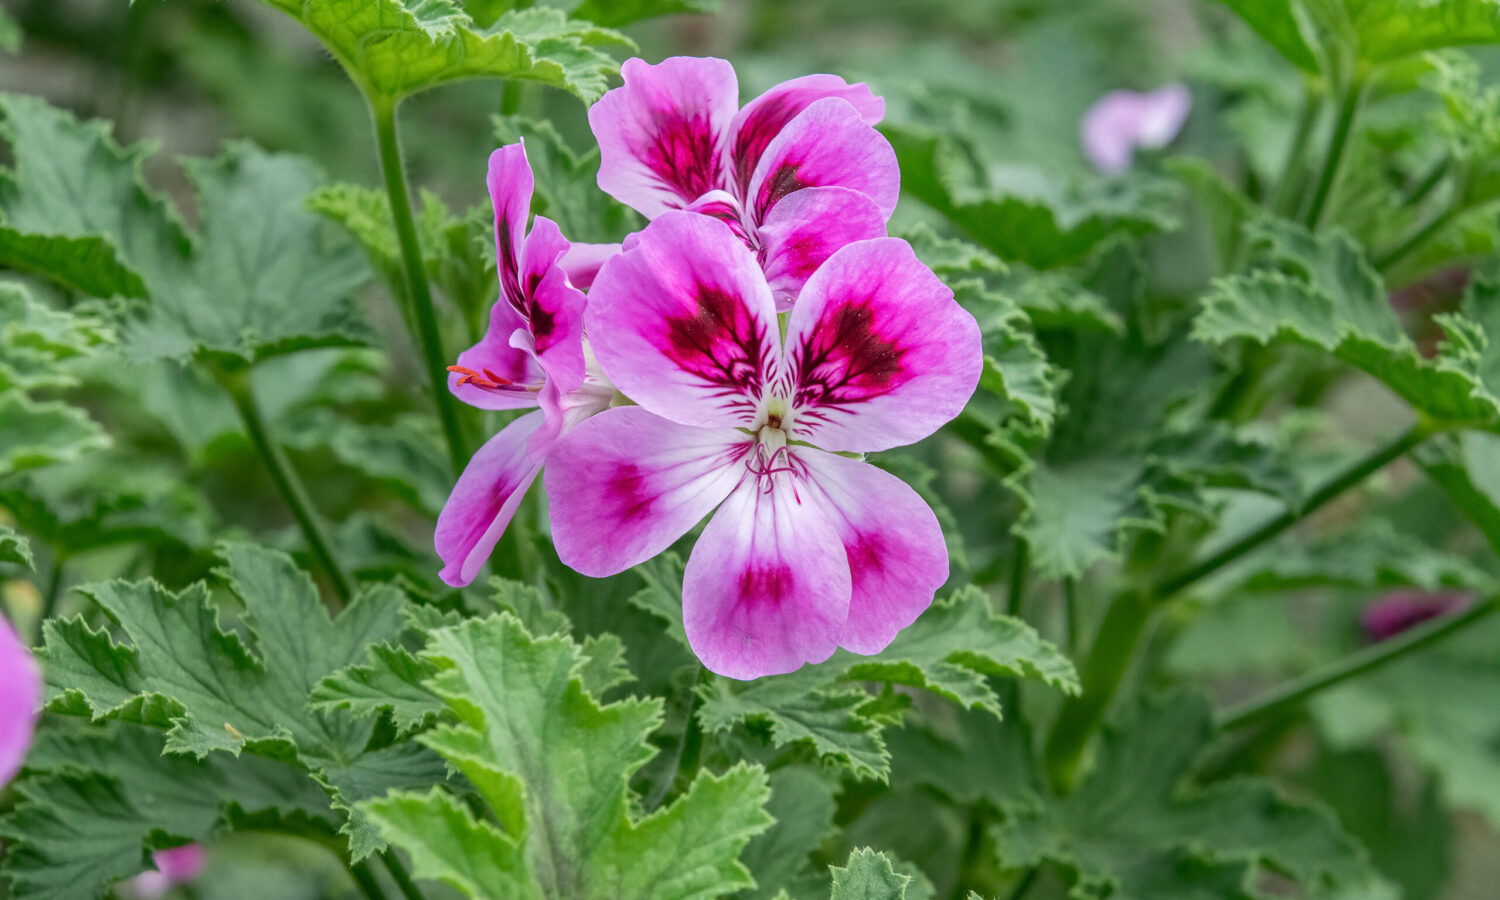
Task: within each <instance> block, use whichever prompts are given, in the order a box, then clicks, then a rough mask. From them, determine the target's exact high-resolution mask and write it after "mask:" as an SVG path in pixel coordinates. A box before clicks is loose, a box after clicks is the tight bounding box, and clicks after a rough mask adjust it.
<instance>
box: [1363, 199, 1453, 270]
mask: <svg viewBox="0 0 1500 900" xmlns="http://www.w3.org/2000/svg"><path fill="white" fill-rule="evenodd" d="M1463 212H1464V210H1462V209H1460V208H1458V207H1454V208H1453V209H1449V210H1446V211H1444V212H1443V213H1441V214H1440V215H1437V216H1434V217H1433V218H1432V219H1431V221H1429V222H1428V223H1427V224H1425V225H1423V226H1422V227H1420V228H1418V229H1417V230H1416V231H1414V232H1412V233H1411V234H1410V235H1408V236H1407V238H1406V240H1404V241H1402V242H1401V243H1400V244H1397V245H1396V246H1395V247H1392V248H1391V249H1390V250H1388V251H1386V252H1385V253H1383V254H1381V255H1380V256H1377V257H1376V258H1375V268H1376V269H1379V270H1380V271H1382V272H1388V271H1390V270H1391V269H1393V268H1395V267H1396V265H1397V264H1399V263H1401V262H1404V261H1405V260H1406V258H1407V257H1409V256H1411V255H1412V254H1413V253H1416V252H1417V251H1418V250H1420V249H1422V248H1423V247H1424V246H1426V245H1427V242H1428V241H1431V240H1432V239H1433V238H1435V237H1437V236H1438V235H1439V234H1441V233H1442V231H1443V229H1445V228H1447V227H1448V226H1449V225H1452V224H1453V220H1454V219H1457V218H1458V217H1459V216H1460V215H1462V214H1463Z"/></svg>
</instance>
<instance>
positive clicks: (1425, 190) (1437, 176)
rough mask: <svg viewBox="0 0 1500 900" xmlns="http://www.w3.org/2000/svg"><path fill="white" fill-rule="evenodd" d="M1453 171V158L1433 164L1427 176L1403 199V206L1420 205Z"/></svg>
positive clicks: (1449, 157)
mask: <svg viewBox="0 0 1500 900" xmlns="http://www.w3.org/2000/svg"><path fill="white" fill-rule="evenodd" d="M1452 169H1453V157H1452V156H1444V157H1443V158H1442V159H1440V160H1438V161H1437V162H1436V163H1434V164H1433V166H1432V168H1431V169H1428V170H1427V174H1426V175H1424V176H1422V180H1421V181H1418V182H1417V183H1416V184H1415V185H1414V186H1413V187H1412V189H1411V190H1409V191H1407V192H1406V196H1405V197H1403V198H1402V199H1401V203H1402V205H1404V206H1416V205H1417V204H1418V203H1421V202H1422V201H1423V200H1426V199H1427V195H1428V194H1430V193H1432V192H1433V191H1434V190H1436V189H1437V186H1438V185H1440V184H1442V183H1443V179H1444V178H1447V177H1448V173H1449V172H1450V171H1452Z"/></svg>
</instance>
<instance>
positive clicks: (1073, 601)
mask: <svg viewBox="0 0 1500 900" xmlns="http://www.w3.org/2000/svg"><path fill="white" fill-rule="evenodd" d="M1063 614H1064V616H1066V618H1067V624H1068V655H1069V656H1071V657H1073V658H1075V659H1076V658H1077V657H1078V648H1080V647H1082V646H1083V633H1082V631H1081V630H1080V625H1079V623H1078V579H1077V578H1064V579H1063Z"/></svg>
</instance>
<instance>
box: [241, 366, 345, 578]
mask: <svg viewBox="0 0 1500 900" xmlns="http://www.w3.org/2000/svg"><path fill="white" fill-rule="evenodd" d="M215 374H216V375H217V376H218V378H219V383H220V384H222V385H223V386H224V390H225V391H227V392H228V394H229V397H230V399H231V400H233V401H234V408H235V409H237V410H239V414H240V420H241V421H242V422H244V425H245V433H246V434H248V435H249V436H250V443H251V444H253V445H254V446H255V450H256V452H257V453H259V454H260V458H261V460H262V461H263V462H264V463H265V464H266V471H267V472H269V473H270V475H271V481H272V482H274V483H275V484H276V490H277V491H279V492H280V493H281V497H282V499H283V500H285V501H286V505H287V507H288V508H289V509H290V510H291V511H292V516H293V517H294V518H295V519H296V520H297V525H298V526H300V527H301V529H302V537H303V538H304V539H305V540H306V541H307V548H308V549H309V550H311V551H312V554H313V556H314V557H315V558H316V559H317V560H318V564H319V565H320V566H322V568H323V570H324V571H325V572H327V573H328V580H329V581H330V582H331V583H332V584H333V590H334V592H335V593H336V594H338V597H339V600H341V601H343V602H344V603H348V602H349V598H350V597H351V596H352V595H353V582H351V581H350V580H349V576H348V575H346V574H344V570H343V569H342V568H340V567H339V564H338V560H336V559H335V558H334V555H333V550H332V549H331V545H330V544H329V542H328V538H327V536H326V535H325V534H324V533H323V526H322V525H321V524H320V523H319V521H318V515H317V511H316V510H315V509H314V508H313V503H312V498H311V497H309V496H308V494H307V488H306V486H304V485H303V484H302V479H301V478H299V477H298V476H297V471H296V470H295V469H293V468H292V464H291V461H290V460H288V459H287V458H286V452H285V451H284V450H282V449H281V445H280V444H278V443H277V442H276V440H275V438H274V437H272V435H271V430H270V428H269V427H268V426H267V424H266V420H265V417H264V416H262V415H261V412H260V406H259V405H258V404H257V403H256V402H255V395H254V393H253V392H252V390H251V387H250V370H249V369H242V370H240V371H237V372H227V371H224V370H222V369H216V370H215Z"/></svg>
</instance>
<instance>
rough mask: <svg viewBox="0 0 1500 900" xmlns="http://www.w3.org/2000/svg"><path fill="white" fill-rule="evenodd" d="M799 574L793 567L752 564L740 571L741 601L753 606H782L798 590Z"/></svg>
mask: <svg viewBox="0 0 1500 900" xmlns="http://www.w3.org/2000/svg"><path fill="white" fill-rule="evenodd" d="M796 587H797V576H796V575H795V574H793V572H792V570H791V568H789V567H788V566H784V565H781V564H780V563H773V564H771V565H764V566H758V565H751V566H750V567H748V568H747V569H745V571H743V572H741V573H740V581H739V585H738V591H739V595H740V602H741V603H743V604H750V605H753V606H780V605H781V602H782V601H783V600H785V599H787V598H788V597H791V596H792V595H793V594H794V593H795V592H796Z"/></svg>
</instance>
